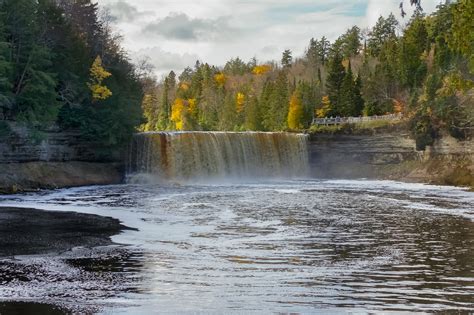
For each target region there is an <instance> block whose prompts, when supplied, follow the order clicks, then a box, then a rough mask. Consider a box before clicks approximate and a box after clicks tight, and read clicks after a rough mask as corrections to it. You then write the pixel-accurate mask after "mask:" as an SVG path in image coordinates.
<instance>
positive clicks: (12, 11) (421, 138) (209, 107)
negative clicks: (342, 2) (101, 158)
mask: <svg viewBox="0 0 474 315" xmlns="http://www.w3.org/2000/svg"><path fill="white" fill-rule="evenodd" d="M402 13H403V12H402ZM397 18H402V17H401V16H400V14H397V15H394V14H391V15H389V16H387V17H382V16H381V17H380V18H379V19H378V21H377V23H376V25H375V26H374V27H373V28H371V29H360V28H359V27H357V26H353V27H352V28H350V29H348V30H347V31H346V32H345V33H344V34H342V35H341V36H339V38H337V39H336V40H335V41H334V42H330V41H329V40H328V39H327V38H325V37H322V38H319V39H315V38H311V39H310V40H309V43H307V44H306V46H307V48H306V52H305V54H304V56H293V52H292V51H290V50H285V51H284V52H282V55H281V60H279V61H278V62H277V61H269V62H261V61H259V60H257V59H256V58H253V59H252V60H250V61H243V60H242V59H240V58H239V57H235V58H232V59H231V60H229V61H228V62H227V63H226V64H225V65H224V66H215V65H210V64H208V63H204V62H201V61H197V62H196V64H195V65H194V67H193V68H191V67H188V68H186V69H185V70H184V71H183V72H182V73H180V74H176V73H175V72H174V71H171V72H170V73H169V74H168V75H167V76H166V77H165V78H163V79H162V80H158V79H157V78H156V77H155V76H154V75H153V71H152V68H151V67H150V66H149V65H148V64H147V61H146V60H143V61H142V62H140V63H139V64H137V65H133V64H132V63H131V62H130V60H129V58H128V56H127V53H126V52H125V51H124V50H123V49H122V48H121V46H120V36H118V35H116V33H115V32H114V31H113V29H112V27H111V18H110V17H109V16H107V14H106V13H103V12H101V11H100V10H99V8H98V6H97V4H95V3H93V2H91V1H90V0H74V1H70V0H0V123H1V121H2V120H14V121H18V122H23V123H25V124H27V125H28V126H30V127H31V128H37V129H42V128H48V126H51V125H57V126H59V127H60V128H62V129H64V130H68V129H76V130H77V129H78V130H81V132H82V133H83V135H84V136H85V137H89V138H91V139H94V140H96V141H100V142H101V143H103V144H104V145H106V146H117V145H121V144H123V143H125V142H126V141H128V139H129V137H130V135H131V134H132V133H133V132H134V131H136V130H140V131H158V130H230V131H247V130H261V131H282V130H287V131H299V130H304V129H308V128H310V127H311V122H312V120H313V118H314V117H330V116H333V117H336V116H363V115H366V116H371V115H380V114H386V113H402V114H403V115H404V117H407V118H408V119H409V121H410V129H411V132H412V134H413V136H414V137H415V138H416V139H417V143H419V146H420V147H421V148H424V146H426V145H429V144H431V143H432V142H433V140H434V139H435V138H436V137H437V135H438V134H439V133H440V132H442V131H443V130H444V131H446V132H449V133H450V134H451V135H452V136H454V137H456V138H458V139H463V138H464V137H466V135H467V134H468V131H469V130H471V129H472V125H473V121H474V105H473V100H472V94H473V92H472V91H473V86H474V84H473V82H474V4H473V2H472V1H471V0H459V1H456V2H446V3H445V4H440V5H439V7H438V9H437V11H436V12H434V13H433V14H431V15H426V14H424V13H423V12H422V10H421V8H420V7H418V9H417V10H416V11H415V13H414V15H413V16H412V17H411V18H410V19H409V22H408V23H407V25H406V27H405V26H404V27H402V26H401V25H400V23H399V22H398V20H397ZM302 45H305V44H304V43H302Z"/></svg>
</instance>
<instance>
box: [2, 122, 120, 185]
mask: <svg viewBox="0 0 474 315" xmlns="http://www.w3.org/2000/svg"><path fill="white" fill-rule="evenodd" d="M2 131H3V132H2V133H0V193H11V192H17V191H25V190H34V189H39V188H60V187H72V186H83V185H99V184H115V183H120V182H121V180H122V173H123V172H122V170H121V168H122V166H121V157H120V156H117V155H114V156H112V155H110V154H107V152H106V151H104V150H102V148H101V147H100V146H99V145H97V144H95V143H94V142H91V141H87V140H85V139H83V138H82V137H81V136H80V134H79V133H78V132H62V131H60V130H58V129H54V128H53V129H50V130H47V131H44V132H41V133H37V132H32V131H31V130H29V129H27V128H25V127H23V126H21V125H20V124H17V123H6V122H3V128H2Z"/></svg>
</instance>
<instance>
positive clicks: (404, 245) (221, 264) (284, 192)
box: [0, 181, 474, 314]
mask: <svg viewBox="0 0 474 315" xmlns="http://www.w3.org/2000/svg"><path fill="white" fill-rule="evenodd" d="M2 205H14V206H24V207H34V208H42V209H50V210H74V211H80V212H85V213H94V214H99V215H105V216H112V217H115V218H118V219H120V220H122V222H123V223H124V224H125V225H128V226H130V227H134V228H138V229H139V231H125V232H123V233H122V234H120V235H118V236H115V237H114V238H113V240H114V241H115V242H117V243H120V244H123V245H119V246H114V247H105V248H98V249H94V250H92V251H91V250H87V249H82V248H76V249H74V250H73V251H69V252H66V253H61V254H60V255H59V256H51V257H44V256H21V257H15V259H13V258H10V259H4V260H3V261H2V264H3V265H4V266H8V264H10V265H11V266H12V267H11V268H12V269H15V270H16V271H17V272H20V273H21V276H16V277H10V278H8V279H7V277H6V276H4V278H3V279H1V278H0V301H9V300H16V301H20V302H44V303H49V304H56V305H60V306H61V307H66V308H71V309H73V310H76V311H81V310H82V311H90V312H102V313H130V314H149V313H157V312H158V313H165V312H171V313H183V312H189V313H195V312H205V313H209V312H211V313H212V312H213V313H229V312H238V313H239V312H241V313H249V312H256V313H257V312H262V311H263V312H265V313H268V312H293V313H297V312H302V313H318V312H320V313H327V312H341V313H345V312H348V311H350V312H370V311H375V312H382V311H384V312H389V311H394V312H397V313H398V312H402V311H406V312H421V313H426V312H433V311H460V312H464V313H472V312H474V193H472V192H467V191H464V190H462V189H457V188H449V187H439V186H426V185H420V184H405V183H397V182H388V181H284V182H269V183H249V184H226V185H219V184H216V185H183V186H181V185H171V186H170V185H168V186H153V185H123V186H103V187H86V188H77V189H69V190H60V191H56V192H43V193H38V194H29V195H25V196H20V197H18V196H12V197H8V196H7V197H4V198H2V199H0V206H2ZM19 266H20V267H19ZM0 275H1V274H0ZM0 310H1V309H0Z"/></svg>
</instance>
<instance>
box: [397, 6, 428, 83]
mask: <svg viewBox="0 0 474 315" xmlns="http://www.w3.org/2000/svg"><path fill="white" fill-rule="evenodd" d="M427 49H428V33H427V30H426V22H425V19H424V17H423V15H421V14H415V15H414V16H413V17H412V19H411V21H410V24H409V26H408V28H407V29H406V30H405V34H404V36H403V38H402V40H401V43H400V52H399V58H400V61H399V77H400V81H401V83H402V84H404V85H405V86H407V87H419V86H421V83H422V82H423V80H424V79H425V75H426V70H427V69H426V63H425V62H423V60H422V58H421V57H422V54H423V53H424V52H425V51H426V50H427Z"/></svg>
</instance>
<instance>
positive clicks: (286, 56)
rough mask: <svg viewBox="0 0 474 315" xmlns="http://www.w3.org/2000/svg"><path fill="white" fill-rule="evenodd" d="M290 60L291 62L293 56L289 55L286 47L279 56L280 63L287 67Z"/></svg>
mask: <svg viewBox="0 0 474 315" xmlns="http://www.w3.org/2000/svg"><path fill="white" fill-rule="evenodd" d="M292 62H293V57H292V55H291V50H289V49H287V50H285V51H284V52H283V55H282V57H281V65H282V66H283V67H284V68H289V67H291V63H292Z"/></svg>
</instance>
